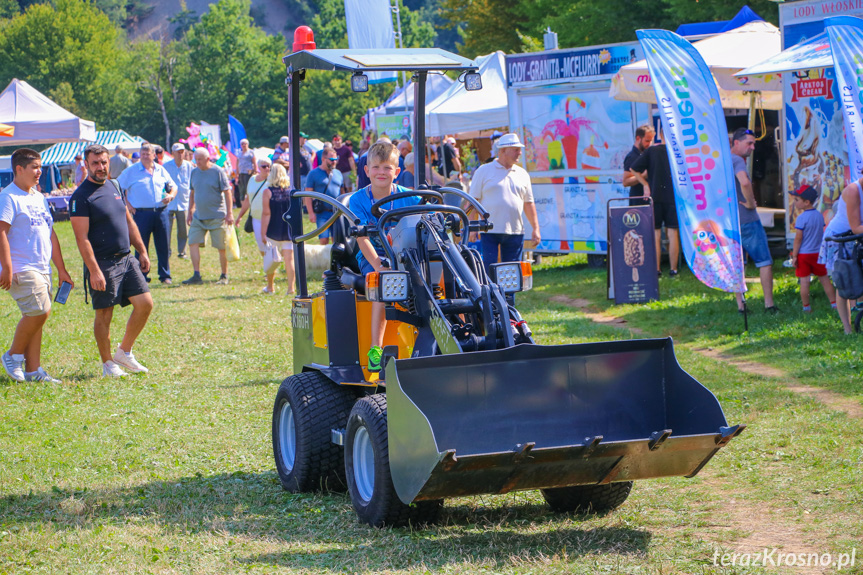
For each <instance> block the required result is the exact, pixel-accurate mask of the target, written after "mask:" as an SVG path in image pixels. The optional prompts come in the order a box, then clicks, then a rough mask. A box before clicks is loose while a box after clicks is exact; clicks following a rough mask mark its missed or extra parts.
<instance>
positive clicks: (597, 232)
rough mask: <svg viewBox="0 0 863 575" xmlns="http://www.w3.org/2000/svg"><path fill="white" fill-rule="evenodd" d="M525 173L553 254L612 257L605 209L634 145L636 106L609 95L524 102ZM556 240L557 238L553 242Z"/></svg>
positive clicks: (536, 97)
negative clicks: (600, 253) (598, 253)
mask: <svg viewBox="0 0 863 575" xmlns="http://www.w3.org/2000/svg"><path fill="white" fill-rule="evenodd" d="M521 111H522V113H521V119H522V129H523V135H524V143H525V151H524V165H525V169H527V171H528V172H530V174H531V178H532V182H533V193H534V198H535V199H536V201H537V211H538V214H539V220H540V232H541V234H542V236H543V237H544V238H549V240H548V241H544V242H543V243H542V244H541V245H540V249H546V250H552V251H554V250H564V251H567V250H575V251H606V248H607V245H606V240H607V238H606V235H607V226H606V204H607V202H608V200H609V199H611V198H617V197H621V196H623V195H625V194H626V190H625V189H624V188H623V186H622V184H621V182H620V180H621V176H622V173H623V159H624V157H625V156H626V154H627V152H629V149H630V148H631V146H632V131H633V127H632V104H630V103H629V102H619V101H617V100H612V99H611V98H608V93H607V92H606V91H599V90H593V91H568V92H561V91H559V90H558V91H551V90H545V91H544V90H539V91H538V92H535V93H530V94H525V95H523V96H522V97H521ZM551 238H553V239H551Z"/></svg>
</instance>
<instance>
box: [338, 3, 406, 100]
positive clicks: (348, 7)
mask: <svg viewBox="0 0 863 575" xmlns="http://www.w3.org/2000/svg"><path fill="white" fill-rule="evenodd" d="M345 23H346V25H347V31H348V46H349V47H350V48H352V49H353V48H362V49H366V48H371V49H377V48H395V47H396V34H395V30H394V29H393V7H392V4H390V0H345ZM366 74H367V75H368V77H369V83H370V84H381V83H383V82H395V81H396V77H397V76H396V73H395V72H367V73H366Z"/></svg>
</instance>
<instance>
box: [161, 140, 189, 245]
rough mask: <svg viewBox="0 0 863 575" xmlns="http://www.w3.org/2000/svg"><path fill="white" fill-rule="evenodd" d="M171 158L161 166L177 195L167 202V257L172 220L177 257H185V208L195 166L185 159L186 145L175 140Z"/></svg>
mask: <svg viewBox="0 0 863 575" xmlns="http://www.w3.org/2000/svg"><path fill="white" fill-rule="evenodd" d="M171 155H172V156H173V159H171V160H168V161H167V162H165V164H164V165H163V166H162V167H163V168H165V169H166V170H167V171H168V174H170V175H171V178H172V179H173V180H174V183H175V184H177V195H176V196H175V197H174V199H173V200H171V203H170V204H168V257H170V256H171V234H172V232H173V230H174V220H176V221H177V257H178V258H180V259H184V258H185V257H186V241H187V240H188V237H189V232H188V227H187V225H186V210H187V209H189V189H190V184H189V182H190V181H191V178H192V170H194V169H195V166H194V165H193V164H192V162H189V161H186V159H185V158H186V146H184V145H183V144H181V143H179V142H177V143H176V144H174V145H173V146H171Z"/></svg>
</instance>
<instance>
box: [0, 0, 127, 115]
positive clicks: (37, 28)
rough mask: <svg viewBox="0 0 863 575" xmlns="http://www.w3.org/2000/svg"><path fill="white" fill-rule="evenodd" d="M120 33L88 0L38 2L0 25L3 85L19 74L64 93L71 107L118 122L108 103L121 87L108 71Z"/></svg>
mask: <svg viewBox="0 0 863 575" xmlns="http://www.w3.org/2000/svg"><path fill="white" fill-rule="evenodd" d="M121 49H122V47H121V42H120V33H119V31H118V29H117V28H116V27H115V26H114V25H113V24H112V23H111V21H110V20H109V19H108V17H107V16H106V15H105V14H104V13H103V12H101V11H100V10H99V9H97V8H95V7H94V6H93V5H92V4H90V3H89V2H86V1H85V0H56V2H55V4H54V5H53V6H51V5H49V4H34V5H32V6H30V7H29V8H27V10H26V12H25V13H24V14H21V15H19V16H16V17H15V18H13V19H11V20H7V21H5V22H4V23H3V24H2V29H0V84H2V85H4V86H5V85H6V84H8V83H9V82H10V81H11V80H12V78H21V79H24V80H26V81H27V82H29V83H31V84H33V85H34V87H36V88H37V89H39V90H41V91H43V92H44V93H47V94H56V95H58V97H62V98H63V100H64V102H66V103H67V104H68V105H69V106H70V108H71V111H73V112H75V113H77V114H79V115H81V116H82V117H84V118H87V119H91V120H95V121H96V122H97V123H99V124H104V123H106V122H111V123H113V122H115V121H116V119H117V118H116V116H113V115H112V113H111V111H110V110H106V108H105V106H104V103H105V100H106V95H108V94H110V93H112V92H115V91H117V90H121V87H120V86H116V85H111V84H110V82H109V79H110V72H111V69H112V67H113V66H115V60H116V59H117V58H118V55H121Z"/></svg>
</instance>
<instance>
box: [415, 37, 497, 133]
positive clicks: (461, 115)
mask: <svg viewBox="0 0 863 575" xmlns="http://www.w3.org/2000/svg"><path fill="white" fill-rule="evenodd" d="M476 63H477V65H478V66H479V73H480V75H481V76H482V90H477V91H475V92H468V91H467V90H465V89H464V84H463V83H461V82H456V83H454V84H453V85H452V86H450V87H449V88H448V89H447V91H446V92H444V93H443V94H441V95H440V96H438V98H437V99H435V100H434V101H433V102H432V103H431V104H429V105H428V107H427V108H426V135H427V136H443V135H445V134H465V133H468V132H479V131H481V130H493V129H495V128H501V127H504V126H508V125H509V109H508V107H507V97H506V64H505V62H504V56H503V52H501V51H499V50H498V51H497V52H494V53H492V54H488V55H487V56H480V57H478V58H477V59H476Z"/></svg>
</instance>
